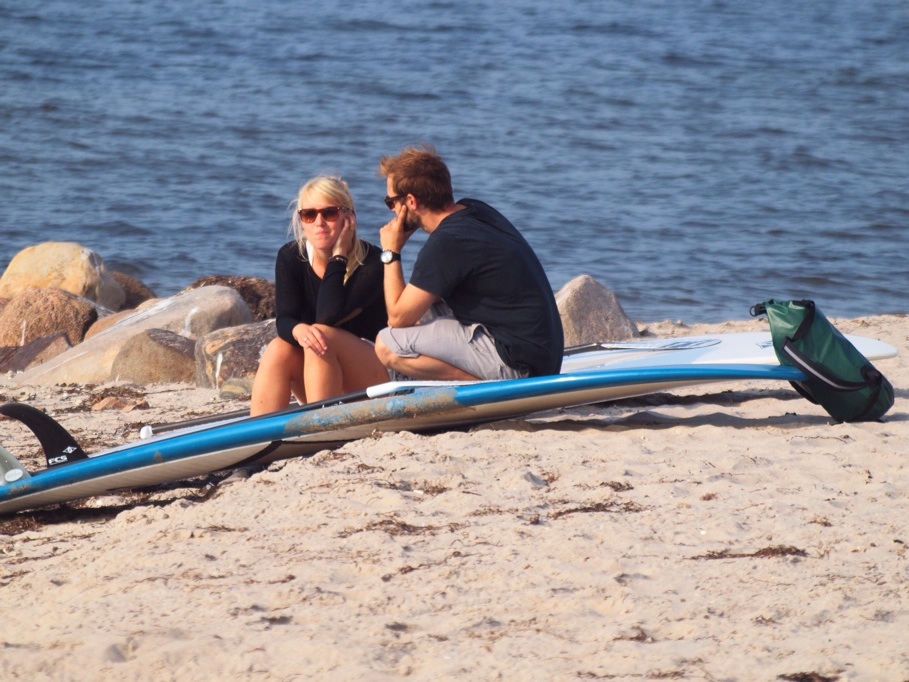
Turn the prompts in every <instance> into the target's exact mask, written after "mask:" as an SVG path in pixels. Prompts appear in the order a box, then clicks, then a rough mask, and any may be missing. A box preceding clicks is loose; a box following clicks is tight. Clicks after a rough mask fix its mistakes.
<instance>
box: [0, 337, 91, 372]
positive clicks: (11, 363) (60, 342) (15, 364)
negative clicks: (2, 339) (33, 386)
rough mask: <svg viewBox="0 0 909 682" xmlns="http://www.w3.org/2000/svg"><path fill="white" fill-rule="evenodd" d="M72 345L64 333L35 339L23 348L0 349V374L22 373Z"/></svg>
mask: <svg viewBox="0 0 909 682" xmlns="http://www.w3.org/2000/svg"><path fill="white" fill-rule="evenodd" d="M72 347H73V345H72V344H71V343H70V342H69V338H68V337H67V335H66V333H65V332H55V333H53V334H48V335H47V336H42V337H41V338H40V339H35V340H34V341H31V342H29V343H27V344H25V345H24V346H20V347H12V348H0V372H22V371H25V370H26V369H28V368H29V367H32V366H34V365H40V364H41V363H42V362H47V361H48V360H50V359H51V358H54V357H56V356H58V355H60V353H63V352H64V351H67V350H69V349H70V348H72Z"/></svg>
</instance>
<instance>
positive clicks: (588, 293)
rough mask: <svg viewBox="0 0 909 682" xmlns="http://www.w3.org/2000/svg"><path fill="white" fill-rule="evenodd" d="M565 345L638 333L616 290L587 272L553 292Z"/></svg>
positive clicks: (619, 339)
mask: <svg viewBox="0 0 909 682" xmlns="http://www.w3.org/2000/svg"><path fill="white" fill-rule="evenodd" d="M556 304H557V305H558V307H559V314H560V315H561V317H562V328H563V329H564V331H565V347H566V348H567V347H569V346H578V345H581V344H583V343H593V342H596V341H623V340H625V339H630V338H633V337H636V336H640V333H639V332H638V329H637V326H636V325H635V324H634V323H633V322H632V321H631V320H630V319H628V316H627V315H626V314H625V311H624V310H623V309H622V306H621V305H620V304H619V301H618V299H617V298H616V296H615V294H614V293H612V291H610V290H609V289H608V288H606V287H605V286H603V285H602V284H600V283H599V282H597V281H596V280H595V279H594V278H593V277H591V276H589V275H580V276H578V277H575V278H574V279H573V280H571V281H570V282H568V283H567V284H566V285H565V286H563V287H562V288H561V289H560V290H559V292H558V293H557V294H556Z"/></svg>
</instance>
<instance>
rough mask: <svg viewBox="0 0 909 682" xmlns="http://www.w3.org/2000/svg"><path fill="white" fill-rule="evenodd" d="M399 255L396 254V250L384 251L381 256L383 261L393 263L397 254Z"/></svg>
mask: <svg viewBox="0 0 909 682" xmlns="http://www.w3.org/2000/svg"><path fill="white" fill-rule="evenodd" d="M397 255H398V254H396V253H395V252H394V251H383V252H382V256H381V258H382V262H383V263H391V262H393V261H394V260H395V256H397Z"/></svg>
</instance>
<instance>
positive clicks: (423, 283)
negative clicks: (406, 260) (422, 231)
mask: <svg viewBox="0 0 909 682" xmlns="http://www.w3.org/2000/svg"><path fill="white" fill-rule="evenodd" d="M462 242H463V240H459V239H457V237H456V236H455V235H452V234H448V233H447V232H441V231H437V232H434V233H433V234H431V235H430V236H429V239H427V240H426V243H425V244H424V245H423V248H422V249H420V253H419V254H418V255H417V260H416V262H415V263H414V266H413V272H412V273H411V276H410V283H411V284H413V285H414V286H416V287H419V288H420V289H422V290H423V291H428V292H429V293H431V294H435V295H436V296H438V297H439V298H447V297H448V296H449V295H450V294H451V292H452V291H454V289H455V287H457V286H458V284H460V283H461V281H463V280H464V279H465V278H466V277H467V276H468V275H469V265H470V260H471V259H470V258H465V257H464V256H465V254H466V252H465V248H466V249H469V248H470V245H469V244H465V243H462Z"/></svg>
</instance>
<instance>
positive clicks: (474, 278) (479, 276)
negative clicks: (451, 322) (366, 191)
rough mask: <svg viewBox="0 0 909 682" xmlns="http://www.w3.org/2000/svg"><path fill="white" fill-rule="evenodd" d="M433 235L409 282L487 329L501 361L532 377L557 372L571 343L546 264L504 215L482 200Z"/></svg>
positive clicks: (464, 319) (469, 204)
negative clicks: (565, 332) (564, 352)
mask: <svg viewBox="0 0 909 682" xmlns="http://www.w3.org/2000/svg"><path fill="white" fill-rule="evenodd" d="M458 203H459V204H461V205H462V206H466V207H467V208H465V209H463V210H460V211H458V212H456V213H453V214H452V215H450V216H448V217H447V218H445V219H444V220H443V221H442V222H441V223H439V226H438V227H437V228H436V229H435V230H434V231H433V233H432V234H430V235H429V238H428V239H427V240H426V243H425V244H424V246H423V248H422V249H421V250H420V253H419V255H418V256H417V260H416V263H415V264H414V268H413V273H412V276H411V278H410V283H411V284H413V285H414V286H416V287H419V288H420V289H423V290H424V291H428V292H429V293H431V294H435V295H436V296H439V297H441V298H443V299H445V302H446V303H447V304H448V307H450V308H451V310H452V312H453V313H454V315H455V317H456V318H457V320H458V321H459V322H461V324H481V325H483V326H484V327H485V328H486V330H487V331H488V332H489V334H490V335H491V336H492V338H493V339H494V340H495V344H496V349H497V350H498V352H499V355H500V356H501V358H502V360H503V361H504V362H505V363H506V364H507V365H509V366H510V367H514V368H516V369H521V370H527V371H529V373H530V376H542V375H546V374H558V373H559V370H560V369H561V366H562V352H563V351H564V337H563V334H562V322H561V319H560V318H559V310H558V308H557V307H556V302H555V297H554V296H553V294H552V288H551V286H550V284H549V280H548V279H547V278H546V273H545V272H544V271H543V266H542V265H540V261H539V260H538V259H537V257H536V254H535V253H534V252H533V249H531V248H530V245H529V244H528V243H527V242H526V241H525V240H524V238H523V237H522V236H521V234H520V233H519V232H518V231H517V229H515V227H514V226H513V225H512V224H511V223H510V222H508V220H507V219H506V218H505V216H503V215H502V214H501V213H499V212H498V211H496V210H495V209H494V208H492V207H491V206H488V205H487V204H484V203H483V202H482V201H476V200H474V199H462V200H461V201H459V202H458Z"/></svg>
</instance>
